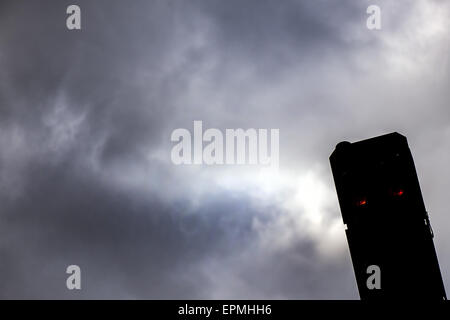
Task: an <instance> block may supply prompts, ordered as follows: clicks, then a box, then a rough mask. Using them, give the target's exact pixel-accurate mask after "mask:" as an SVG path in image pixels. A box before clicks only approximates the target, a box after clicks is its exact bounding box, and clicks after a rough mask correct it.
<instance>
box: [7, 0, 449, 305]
mask: <svg viewBox="0 0 450 320" xmlns="http://www.w3.org/2000/svg"><path fill="white" fill-rule="evenodd" d="M405 3H406V4H405V6H404V7H402V8H401V10H392V11H393V12H394V13H392V14H390V15H389V14H387V15H386V16H387V17H390V18H391V19H389V18H388V19H386V20H384V21H386V27H387V29H388V30H389V31H390V33H389V34H394V37H393V38H392V39H394V41H388V40H390V39H386V38H383V37H382V36H380V35H374V34H373V33H372V34H369V33H368V32H367V29H366V28H365V19H366V14H365V5H366V3H365V2H359V1H293V0H286V1H253V0H247V1H218V0H215V1H206V0H205V1H199V0H195V1H181V0H180V1H157V0H155V1H132V2H130V3H128V2H127V3H126V2H125V1H95V2H94V1H77V4H78V5H80V7H81V9H82V30H81V31H70V32H69V31H67V30H66V28H65V19H66V14H65V9H66V7H67V5H69V4H72V2H70V3H69V2H65V1H39V2H38V1H33V2H29V1H27V2H26V1H2V2H1V4H0V8H1V10H0V68H1V73H0V148H1V149H0V200H1V203H2V206H1V209H0V221H1V223H0V261H1V262H0V275H1V276H0V287H1V289H0V296H1V297H3V298H57V297H60V298H73V297H75V298H76V297H82V298H212V297H213V298H355V297H356V287H355V282H354V278H353V274H352V269H351V265H350V260H349V256H348V252H347V251H346V250H345V247H343V246H340V244H341V243H343V242H342V240H343V230H340V229H339V230H338V231H335V230H336V228H335V227H334V226H335V225H336V224H335V222H336V221H339V226H341V225H340V220H339V219H340V218H339V212H338V209H337V203H331V204H330V202H332V200H330V199H329V198H330V197H329V193H327V192H325V191H324V192H323V193H324V195H325V196H321V195H319V196H317V194H316V193H314V192H316V191H318V190H316V189H320V190H321V187H323V185H324V184H325V185H327V186H328V185H330V186H332V181H331V178H330V176H329V171H327V170H328V163H327V157H328V154H329V152H330V151H331V149H332V147H333V145H334V144H335V143H336V142H337V141H339V140H340V139H341V138H342V139H344V138H345V139H353V138H355V139H356V138H364V137H367V135H370V134H372V133H374V134H375V133H379V131H380V130H390V129H392V128H398V127H399V126H400V127H401V128H406V129H409V128H411V127H414V126H417V125H419V122H420V121H419V120H421V119H422V118H423V116H424V115H425V114H426V112H425V111H424V110H423V109H421V108H420V104H421V103H425V102H426V101H428V100H429V99H430V97H433V102H434V105H433V108H432V109H431V111H433V112H430V115H429V118H428V119H429V120H430V123H431V124H432V125H430V126H427V125H423V124H422V126H423V128H421V131H422V132H426V133H427V134H428V136H430V135H431V136H433V134H434V135H437V134H440V133H441V131H439V130H440V129H436V128H437V127H439V128H441V127H442V126H445V125H446V124H447V123H448V121H447V120H448V114H449V113H448V111H446V109H445V108H446V107H447V104H448V103H447V101H448V90H446V89H445V90H444V88H446V87H445V86H444V85H443V84H442V83H439V84H438V85H434V83H433V79H434V78H433V77H432V76H430V75H429V74H428V73H427V72H425V71H423V70H425V69H426V68H425V67H424V65H423V64H420V63H419V64H417V66H416V67H415V68H412V69H413V71H414V70H416V69H417V70H419V71H418V72H417V73H414V72H410V73H407V74H406V76H405V77H401V76H398V77H397V76H396V73H395V72H396V71H397V70H396V69H395V68H392V67H393V66H394V67H395V66H396V65H395V64H388V63H386V60H388V59H389V57H391V56H393V57H394V58H398V60H399V61H403V60H402V59H403V58H404V56H402V55H401V54H399V51H400V53H401V51H402V50H397V49H398V48H396V47H395V46H394V45H393V44H392V43H394V44H395V43H397V40H398V39H402V40H404V39H406V40H405V42H406V43H409V42H411V40H410V39H409V40H408V39H407V35H405V34H402V27H403V25H404V21H409V20H408V13H409V12H411V11H412V12H415V11H414V6H413V5H412V2H409V1H407V2H405ZM433 3H435V2H433ZM444 9H446V7H444ZM411 32H414V30H413V31H411ZM413 43H414V42H413ZM430 43H431V44H434V42H430ZM411 48H413V49H415V50H414V52H420V53H421V52H422V50H423V48H421V47H420V46H419V47H418V48H417V47H414V46H413V47H411ZM430 49H432V51H433V50H434V51H436V50H437V49H436V47H433V46H432V47H431V48H430ZM434 51H433V52H434ZM436 52H437V53H436V55H435V56H431V58H428V56H426V57H425V58H424V60H423V61H425V62H426V63H430V62H433V63H434V62H435V61H436V60H438V58H440V55H439V54H438V51H436ZM396 54H397V55H398V57H397V55H396ZM396 61H397V60H396ZM407 62H408V61H407ZM406 65H407V66H408V64H406ZM427 65H428V64H427ZM447 65H448V62H447ZM430 68H432V69H433V68H435V65H434V64H432V65H431V66H430ZM380 69H383V70H387V71H389V72H386V75H384V73H383V74H381V73H380V72H379V70H380ZM433 70H434V69H433ZM447 70H448V68H447ZM401 71H402V72H404V71H405V70H403V69H402V70H401ZM402 72H400V73H402ZM427 75H428V76H427ZM442 76H443V77H445V76H446V77H447V81H448V71H447V73H446V74H445V72H444V73H443V75H442ZM447 87H448V86H447ZM430 88H433V89H430ZM413 89H414V90H413ZM374 97H383V100H381V105H380V100H379V99H377V98H374ZM394 104H396V105H397V107H398V108H396V109H395V108H392V105H394ZM401 112H408V114H409V115H410V116H409V117H408V119H406V120H405V121H404V122H402V121H398V120H396V119H398V117H399V115H401ZM198 119H200V120H204V121H205V125H206V126H208V127H217V128H222V129H223V128H237V127H244V128H249V127H259V128H280V129H281V132H282V139H281V156H282V160H283V161H284V162H283V163H282V165H283V164H284V167H282V169H284V170H286V172H287V173H286V175H287V176H290V177H291V178H292V181H291V180H289V181H287V182H286V181H283V182H286V183H287V184H289V186H284V185H283V186H282V187H279V188H280V190H279V192H280V194H283V195H284V194H291V196H288V197H287V198H282V200H280V199H279V198H278V194H277V193H275V194H274V193H268V196H267V195H266V194H264V193H263V194H262V195H260V194H256V195H255V193H257V192H256V191H255V190H254V189H257V187H258V184H257V183H255V184H249V185H247V184H246V183H247V182H246V181H245V175H241V174H240V172H241V171H237V170H234V169H233V168H231V169H229V171H225V172H221V173H220V172H216V171H214V169H211V168H194V169H192V168H186V167H184V168H181V167H175V166H173V165H172V164H171V163H170V159H169V154H170V148H171V144H170V140H169V137H170V133H171V132H172V130H173V129H175V128H178V127H186V128H188V129H191V127H192V121H193V120H198ZM380 127H382V128H380ZM430 128H435V129H434V130H435V131H433V130H431V129H430ZM447 141H448V139H447ZM420 146H421V147H422V148H421V149H423V144H420ZM445 147H446V144H445V143H442V145H441V146H440V148H439V150H443V149H445ZM445 156H447V153H446V152H444V151H442V154H439V157H438V156H436V155H435V156H433V157H432V159H430V161H431V162H433V161H434V163H437V162H439V161H437V160H436V159H438V158H439V159H445ZM420 165H421V164H420V160H419V166H420ZM437 165H438V164H437ZM441 166H442V164H441ZM309 171H312V172H313V173H314V175H313V178H312V179H311V180H312V182H310V184H306V185H305V186H303V187H302V188H303V189H302V192H304V193H305V194H302V193H300V195H299V198H300V200H299V201H300V205H298V204H291V203H290V202H291V200H292V199H293V198H295V197H294V196H293V195H294V194H296V192H297V190H296V188H297V187H298V186H297V185H296V184H295V183H296V180H295V177H297V174H298V173H299V172H300V173H301V174H303V173H304V172H309ZM419 171H420V170H419ZM424 171H426V170H424ZM430 174H433V173H430ZM434 176H436V175H434ZM437 178H439V177H437ZM441 178H442V177H441ZM221 179H222V180H224V181H225V182H223V181H221ZM227 179H228V180H227ZM315 180H317V181H315ZM262 182H264V181H262ZM269 182H271V181H269ZM291 182H292V185H293V186H292V185H291V184H290V183H291ZM221 183H222V184H221ZM428 184H430V185H431V183H426V185H428ZM441 184H442V185H446V184H445V183H444V181H441ZM269 185H271V183H269ZM325 189H326V190H328V189H327V188H325ZM425 189H427V188H425ZM311 190H313V192H311ZM429 190H432V187H430V189H429ZM435 197H436V199H435V201H436V202H434V203H437V204H438V205H436V207H437V208H441V207H442V206H441V204H439V203H440V202H439V201H442V197H438V196H435ZM309 198H313V199H316V198H317V199H319V200H320V201H322V200H324V201H325V200H326V201H325V202H326V203H325V204H324V205H323V206H321V207H320V208H319V209H320V210H319V209H317V208H316V206H315V205H316V203H314V202H311V201H308V199H309ZM333 199H334V198H333ZM287 202H288V203H287ZM292 202H295V201H292ZM317 215H320V217H319V218H322V220H323V221H320V219H318V218H317ZM315 219H318V220H317V221H316V220H315ZM442 219H443V218H442ZM311 221H312V222H311ZM440 221H443V220H440ZM442 225H447V226H448V225H449V223H448V222H447V223H445V222H442ZM442 230H443V231H445V229H444V228H442ZM336 233H338V234H339V236H336V235H335V234H336ZM439 233H440V234H442V233H443V232H442V231H441V232H439ZM445 241H447V240H445ZM334 243H337V245H335V246H334ZM443 243H444V244H445V242H443ZM447 260H448V261H450V259H448V258H447ZM69 264H79V265H80V266H81V268H82V274H83V284H82V285H83V290H82V291H81V292H75V293H74V292H69V291H68V290H67V289H66V288H65V277H66V274H65V273H64V272H65V268H66V267H67V265H69Z"/></svg>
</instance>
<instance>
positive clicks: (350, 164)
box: [330, 133, 445, 299]
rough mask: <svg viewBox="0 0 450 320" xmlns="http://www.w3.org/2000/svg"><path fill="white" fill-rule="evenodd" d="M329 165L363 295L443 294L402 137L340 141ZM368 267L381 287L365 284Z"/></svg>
mask: <svg viewBox="0 0 450 320" xmlns="http://www.w3.org/2000/svg"><path fill="white" fill-rule="evenodd" d="M330 163H331V168H332V172H333V177H334V182H335V185H336V191H337V195H338V200H339V205H340V207H341V213H342V218H343V221H344V224H346V225H347V229H346V235H347V240H348V244H349V248H350V253H351V256H352V262H353V266H354V270H355V275H356V279H357V283H358V288H359V292H360V296H361V298H362V299H380V298H400V299H402V298H403V299H404V298H417V297H421V298H424V299H442V298H445V290H444V287H443V283H442V278H441V275H440V270H439V264H438V262H437V257H436V252H435V250H434V244H433V240H432V233H431V232H430V226H429V223H428V215H427V213H426V210H425V205H424V203H423V199H422V193H421V191H420V186H419V181H418V178H417V174H416V169H415V166H414V161H413V158H412V155H411V152H410V150H409V147H408V143H407V140H406V138H405V137H404V136H402V135H400V134H398V133H391V134H387V135H384V136H380V137H376V138H372V139H368V140H364V141H359V142H355V143H350V142H346V141H345V142H341V143H339V144H338V145H337V146H336V149H335V151H334V152H333V153H332V154H331V156H330ZM371 265H376V266H378V267H379V268H380V270H381V272H382V279H383V280H382V283H383V285H382V289H381V290H379V291H377V290H375V291H372V290H370V289H368V287H367V286H366V279H367V273H366V270H367V267H368V266H371Z"/></svg>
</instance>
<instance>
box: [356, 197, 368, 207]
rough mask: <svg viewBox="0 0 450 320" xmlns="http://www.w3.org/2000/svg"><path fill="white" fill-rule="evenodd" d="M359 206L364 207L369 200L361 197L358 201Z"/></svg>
mask: <svg viewBox="0 0 450 320" xmlns="http://www.w3.org/2000/svg"><path fill="white" fill-rule="evenodd" d="M357 204H358V206H360V207H362V206H365V205H366V204H367V200H366V199H361V200H359V201H358V203H357Z"/></svg>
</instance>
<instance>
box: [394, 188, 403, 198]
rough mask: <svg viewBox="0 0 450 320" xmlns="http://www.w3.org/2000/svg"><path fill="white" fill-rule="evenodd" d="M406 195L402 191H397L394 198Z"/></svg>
mask: <svg viewBox="0 0 450 320" xmlns="http://www.w3.org/2000/svg"><path fill="white" fill-rule="evenodd" d="M404 193H405V191H403V190H402V189H399V190H396V191H394V192H393V194H394V196H396V197H400V196H402V195H403V194H404Z"/></svg>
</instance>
